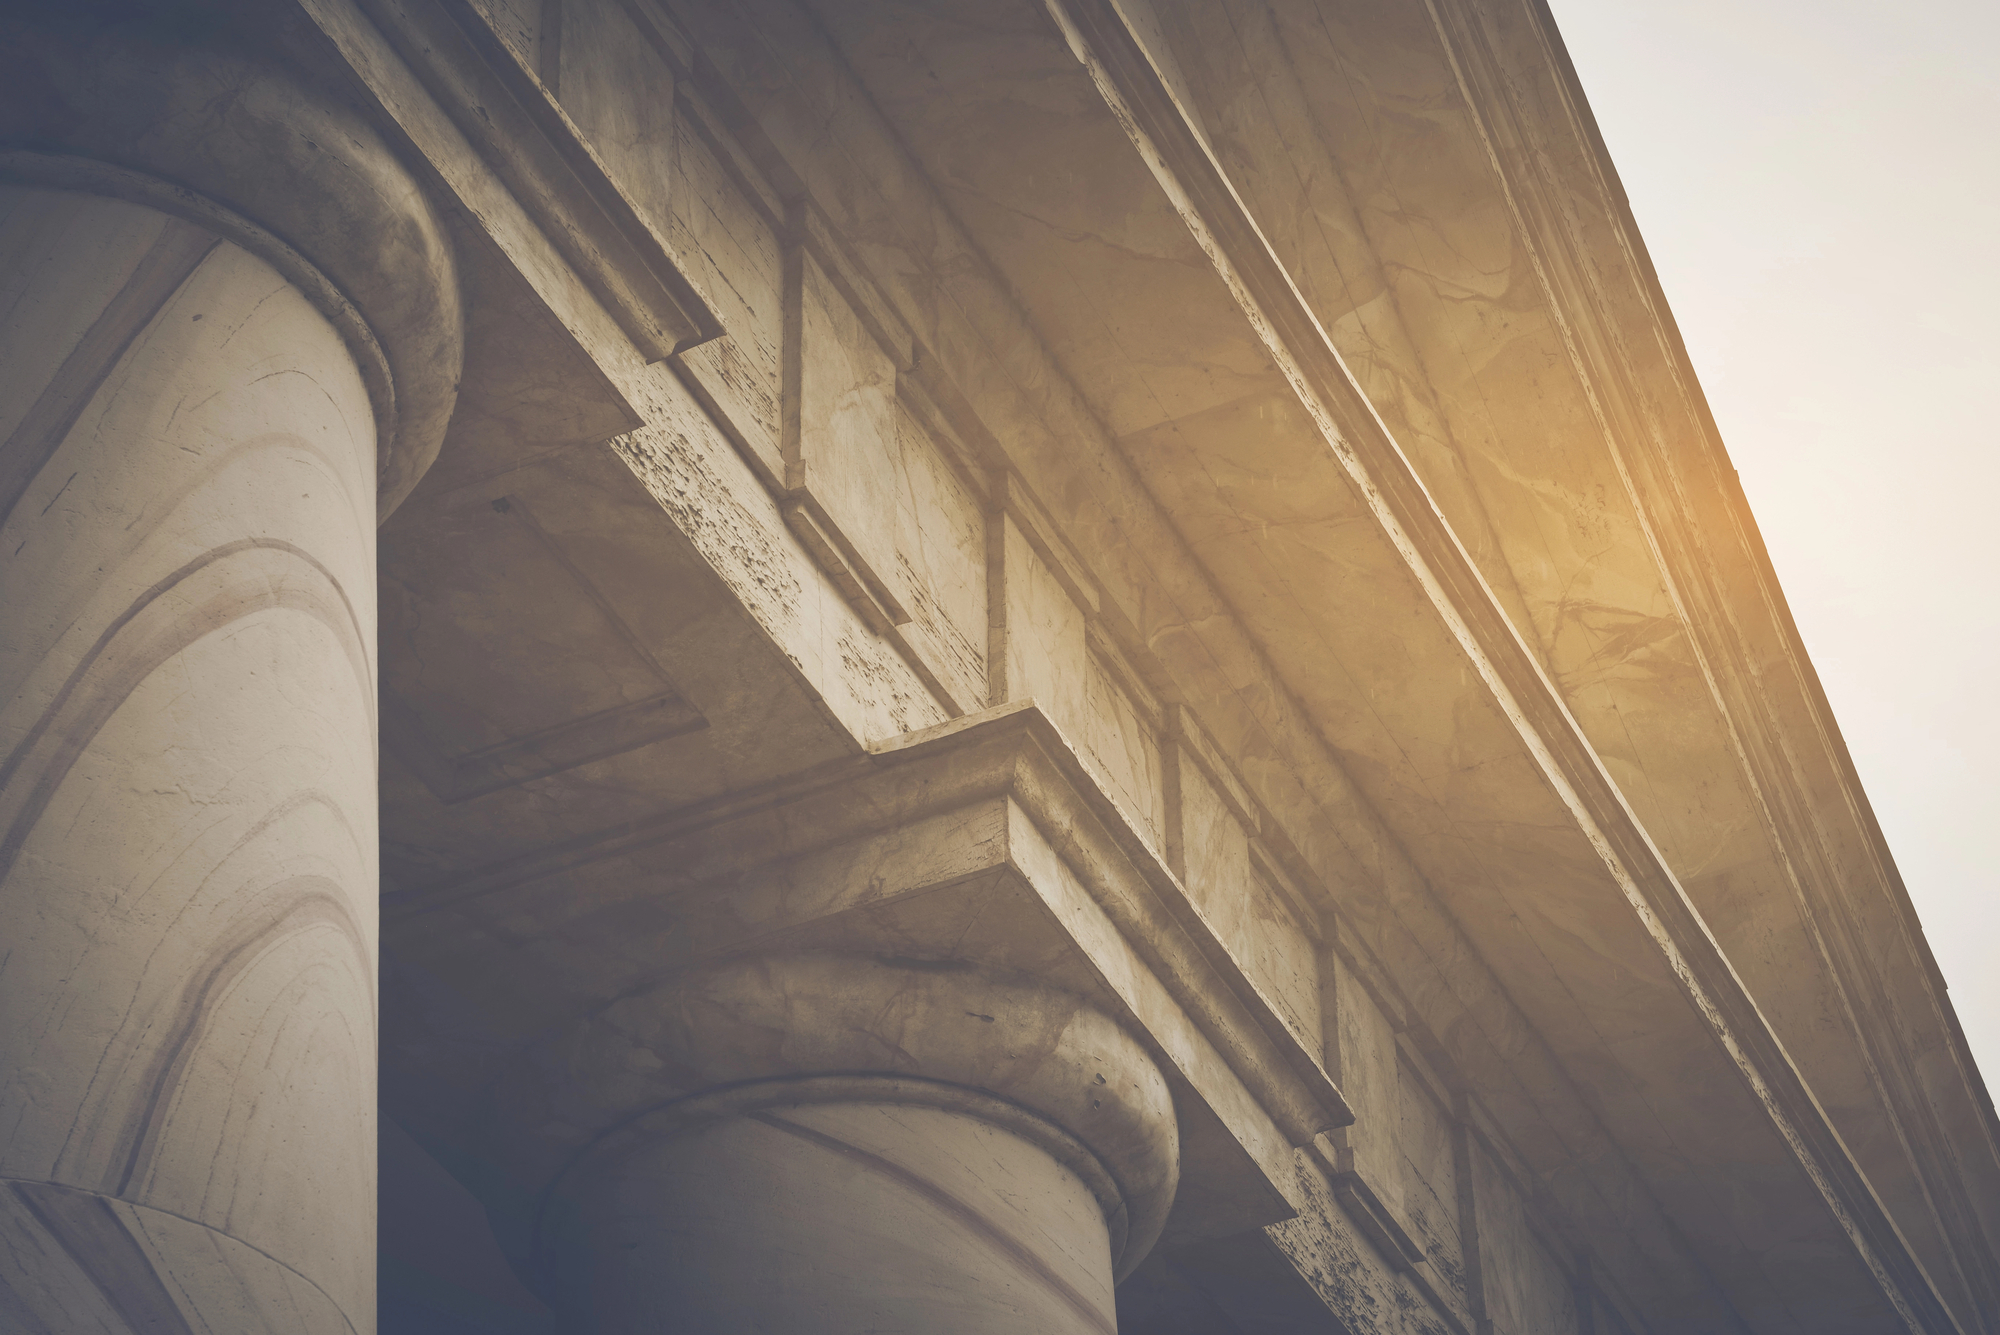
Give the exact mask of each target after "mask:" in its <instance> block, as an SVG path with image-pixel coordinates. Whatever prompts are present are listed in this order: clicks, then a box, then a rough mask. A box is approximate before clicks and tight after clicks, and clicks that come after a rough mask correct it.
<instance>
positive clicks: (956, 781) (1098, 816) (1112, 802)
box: [385, 700, 1353, 1146]
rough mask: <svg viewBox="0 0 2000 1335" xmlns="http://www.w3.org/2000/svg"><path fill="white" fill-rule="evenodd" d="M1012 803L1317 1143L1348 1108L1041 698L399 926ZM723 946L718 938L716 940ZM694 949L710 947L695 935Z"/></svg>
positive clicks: (756, 859)
mask: <svg viewBox="0 0 2000 1335" xmlns="http://www.w3.org/2000/svg"><path fill="white" fill-rule="evenodd" d="M982 799H983V800H987V801H991V800H993V799H1006V800H1008V801H1011V802H1013V803H1014V804H1016V805H1018V806H1019V808H1020V809H1021V810H1022V812H1023V813H1024V814H1025V815H1026V816H1027V817H1028V818H1029V819H1030V820H1031V821H1032V822H1033V823H1034V824H1035V826H1036V827H1037V828H1038V829H1039V830H1040V831H1041V832H1042V833H1043V834H1044V835H1045V836H1046V837H1048V838H1049V840H1050V841H1051V843H1052V844H1053V845H1054V846H1055V847H1056V849H1057V851H1058V852H1059V854H1060V855H1061V856H1062V858H1063V861H1064V863H1065V865H1066V866H1067V867H1068V868H1069V869H1070V870H1071V871H1072V872H1074V873H1075V874H1076V875H1077V877H1078V878H1079V880H1080V881H1081V882H1082V884H1083V886H1084V888H1085V889H1086V890H1087V891H1088V893H1089V894H1090V895H1091V897H1092V898H1093V899H1095V900H1096V901H1097V902H1098V903H1099V904H1100V905H1101V906H1102V907H1103V909H1104V910H1105V912H1106V913H1107V915H1108V916H1109V917H1110V919H1111V920H1112V922H1113V923H1115V924H1116V925H1117V926H1118V928H1119V929H1120V931H1121V934H1122V935H1123V936H1124V937H1125V939H1126V940H1127V941H1128V942H1130V943H1131V945H1132V947H1133V948H1134V949H1135V950H1136V951H1137V952H1138V953H1139V954H1140V955H1141V957H1143V958H1144V959H1145V960H1146V962H1147V963H1148V965H1149V966H1150V967H1151V968H1152V970H1153V972H1154V973H1155V974H1156V975H1157V976H1158V977H1159V978H1160V980H1161V981H1162V982H1163V983H1164V984H1165V986H1166V987H1167V989H1168V990H1169V992H1171V993H1172V994H1173V995H1174V997H1175V1000H1176V1001H1177V1002H1178V1003H1179V1004H1180V1005H1181V1006H1183V1007H1184V1008H1185V1009H1186V1010H1187V1012H1188V1014H1189V1016H1190V1017H1191V1018H1192V1019H1193V1020H1194V1022H1195V1023H1196V1024H1197V1025H1198V1026H1199V1027H1200V1028H1201V1029H1202V1031H1203V1032H1204V1033H1206V1034H1207V1035H1209V1037H1210V1040H1211V1041H1212V1042H1213V1043H1214V1045H1215V1047H1216V1049H1217V1051H1218V1052H1219V1053H1220V1054H1221V1055H1222V1057H1223V1059H1224V1060H1225V1061H1227V1063H1228V1064H1229V1066H1230V1068H1231V1069H1232V1070H1233V1071H1235V1073H1236V1075H1237V1076H1238V1078H1240V1079H1241V1080H1242V1081H1243V1082H1244V1084H1245V1085H1246V1087H1248V1088H1249V1089H1250V1090H1252V1091H1253V1092H1254V1093H1255V1094H1256V1095H1257V1097H1258V1100H1259V1102H1260V1103H1261V1104H1262V1105H1263V1106H1264V1108H1265V1109H1266V1111H1267V1112H1268V1113H1269V1115H1270V1116H1271V1117H1272V1118H1273V1119H1274V1120H1275V1121H1276V1123H1277V1124H1278V1125H1279V1126H1280V1127H1281V1128H1283V1130H1284V1133H1285V1135H1286V1138H1287V1140H1288V1143H1290V1144H1292V1145H1295V1146H1303V1145H1309V1144H1311V1143H1312V1140H1313V1138H1314V1137H1315V1136H1317V1135H1318V1134H1319V1133H1320V1132H1322V1131H1325V1130H1328V1129H1330V1128H1332V1127H1335V1126H1342V1125H1346V1124H1347V1123H1348V1122H1350V1121H1351V1120H1352V1119H1353V1113H1352V1111H1351V1110H1350V1109H1349V1108H1348V1107H1347V1104H1346V1101H1345V1100H1344V1099H1343V1098H1342V1097H1341V1095H1340V1092H1339V1090H1338V1089H1337V1088H1336V1087H1335V1086H1334V1084H1333V1082H1332V1080H1331V1079H1329V1078H1328V1076H1327V1074H1326V1071H1325V1070H1324V1068H1323V1067H1322V1066H1321V1064H1320V1062H1319V1059H1318V1057H1317V1056H1316V1055H1315V1054H1313V1053H1311V1052H1308V1051H1307V1050H1306V1049H1305V1048H1304V1047H1302V1046H1301V1044H1300V1041H1299V1039H1298V1037H1297V1035H1296V1034H1294V1033H1293V1032H1292V1030H1291V1028H1290V1026H1288V1025H1287V1024H1286V1023H1285V1021H1284V1020H1283V1019H1282V1018H1281V1017H1280V1016H1279V1015H1278V1013H1277V1011H1276V1009H1275V1008H1274V1007H1273V1005H1272V1003H1271V1002H1270V1000H1269V999H1268V998H1266V997H1265V996H1264V995H1263V994H1262V992H1261V991H1260V990H1259V989H1258V987H1257V985H1256V983H1255V982H1254V981H1253V980H1252V979H1250V978H1249V977H1248V976H1247V975H1246V974H1245V973H1244V971H1243V968H1242V966H1241V965H1240V964H1239V963H1238V962H1237V961H1236V960H1235V958H1234V957H1233V956H1232V955H1231V954H1230V952H1229V950H1228V948H1227V946H1225V945H1224V944H1223V942H1222V940H1221V938H1220V937H1219V936H1218V935H1217V933H1216V932H1215V929H1214V928H1213V927H1212V926H1211V925H1210V924H1209V923H1208V922H1207V920H1206V918H1205V917H1204V916H1203V914H1202V913H1201V910H1200V909H1199V908H1198V907H1197V906H1196V905H1195V904H1194V902H1193V901H1192V900H1191V899H1190V898H1189V897H1188V894H1187V891H1186V890H1185V888H1183V887H1182V886H1181V884H1180V882H1179V879H1178V878H1177V877H1175V875H1174V874H1173V872H1172V871H1171V870H1170V869H1169V868H1168V866H1167V864H1166V861H1165V858H1164V855H1163V854H1162V853H1161V852H1160V851H1159V850H1157V849H1155V848H1154V847H1153V845H1152V844H1151V842H1150V841H1149V840H1148V838H1147V837H1146V836H1145V835H1144V834H1142V833H1141V832H1140V830H1139V827H1138V824H1137V822H1136V821H1134V820H1133V819H1132V818H1131V817H1129V816H1128V815H1126V814H1125V813H1124V811H1123V810H1122V808H1121V807H1120V806H1119V804H1118V802H1117V801H1116V799H1115V798H1113V797H1111V796H1110V795H1109V794H1108V793H1106V792H1104V791H1103V790H1102V789H1101V788H1100V787H1099V786H1098V784H1097V782H1096V780H1095V779H1094V778H1092V777H1091V775H1090V772H1089V770H1088V769H1087V768H1086V767H1085V765H1084V763H1083V762H1082V760H1081V759H1079V758H1078V756H1077V754H1076V752H1075V749H1074V748H1073V747H1072V746H1071V745H1070V743H1069V742H1068V741H1067V740H1066V739H1065V738H1064V737H1063V735H1062V733H1061V730H1060V729H1058V728H1057V727H1056V725H1055V724H1054V722H1052V721H1051V720H1050V719H1049V717H1048V715H1047V714H1045V713H1044V712H1043V711H1042V709H1041V708H1040V706H1038V705H1037V704H1035V702H1034V701H1032V700H1026V701H1016V702H1013V703H1011V704H1007V705H1002V706H999V707H997V708H994V709H989V710H985V711H982V712H981V713H978V714H973V715H968V716H966V717H964V718H961V719H955V720H953V721H951V722H950V723H946V724H942V725H940V726H938V727H935V728H930V729H926V730H925V731H923V732H918V733H910V734H906V735H904V736H900V737H896V738H893V739H891V740H889V741H887V742H885V743H882V744H880V745H878V746H877V747H875V748H873V749H872V750H871V751H870V752H869V753H868V754H866V755H863V756H858V757H855V758H854V759H853V760H850V761H842V762H838V763H837V764H835V765H833V766H829V767H824V768H822V769H820V770H817V771H815V772H813V773H811V774H809V775H806V776H802V777H801V778H799V779H794V780H790V781H787V782H786V783H783V784H779V785H774V786H771V787H768V788H766V789H763V790H761V791H758V792H752V793H741V794H732V795H730V796H729V797H728V798H725V799H722V800H720V801H718V802H714V803H705V804H702V805H700V806H698V807H696V808H694V809H691V810H687V811H679V812H674V813H671V814H669V815H666V816H663V817H661V818H660V819H659V820H657V821H654V822H647V823H645V824H643V825H639V826H634V827H627V828H625V829H621V830H616V831H613V832H611V833H610V834H608V835H607V836H605V837H603V838H600V839H596V840H592V841H589V842H588V843H583V844H579V845H571V846H568V847H564V848H561V849H558V850H553V851H551V852H550V853H548V854H544V855H540V856H533V857H528V858H523V859H518V860H515V861H512V862H510V863H509V864H507V865H506V866H504V867H496V868H493V869H491V870H490V871H488V872H485V873H482V874H475V875H474V876H471V877H466V878H462V879H459V880H456V881H453V882H449V883H446V884H443V885H438V886H434V887H431V888H430V889H429V890H427V891H423V892H418V893H417V894H416V895H415V896H414V897H412V898H410V899H408V900H406V901H405V902H403V903H401V904H398V905H397V906H395V907H394V908H391V909H389V910H388V912H387V913H386V914H385V917H386V918H388V919H389V920H390V921H391V922H392V923H397V924H401V923H407V922H409V921H411V920H412V919H415V918H419V917H424V916H429V915H433V914H438V913H444V912H452V913H454V914H463V913H464V912H466V911H468V910H471V911H475V912H476V911H477V910H476V908H475V907H474V905H475V904H476V902H477V901H479V900H481V899H485V898H488V897H491V896H495V895H498V894H501V893H502V892H506V891H509V890H515V889H524V888H526V887H528V886H530V885H532V884H533V883H535V882H538V881H544V880H551V881H552V880H554V879H555V878H557V877H560V876H562V875H563V874H564V873H567V872H572V871H575V870H578V869H583V868H587V867H591V866H594V865H604V864H610V865H615V864H617V863H620V862H626V861H629V860H631V859H633V858H635V857H641V856H643V857H645V858H647V859H648V860H649V861H650V860H653V859H656V858H658V857H660V856H662V855H663V854H667V853H669V852H670V853H671V860H672V861H673V862H674V863H675V864H676V865H677V866H679V867H681V868H683V869H684V874H686V875H687V876H688V877H690V878H691V879H696V880H698V881H711V880H717V879H719V878H722V877H726V876H736V875H741V874H743V873H744V872H745V871H747V870H750V869H752V868H755V867H761V866H768V865H771V864H773V863H777V862H780V861H783V860H790V859H798V858H801V857H804V856H807V855H809V854H812V853H815V852H819V851H823V850H825V849H828V848H832V847H837V846H839V845H841V844H844V843H848V842H850V841H853V840H856V839H859V838H862V837H865V836H868V835H871V834H878V833H882V832H886V831H890V830H894V829H897V828H899V827H905V826H908V825H911V824H914V823H915V822H917V821H919V820H922V819H925V818H928V817H933V816H938V815H943V814H945V813H949V812H952V811H955V810H959V809H962V808H964V807H966V806H967V805H968V804H971V803H974V802H978V801H981V800H982ZM719 944H720V942H718V945H719ZM688 948H689V949H700V948H701V946H700V945H699V944H695V945H690V946H689V947H688Z"/></svg>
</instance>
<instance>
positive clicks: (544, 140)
mask: <svg viewBox="0 0 2000 1335" xmlns="http://www.w3.org/2000/svg"><path fill="white" fill-rule="evenodd" d="M306 7H307V9H308V10H309V11H310V12H313V13H314V15H315V18H316V19H317V21H319V22H320V23H321V24H322V25H323V26H324V27H326V28H327V29H328V30H329V31H337V30H339V29H340V28H342V27H345V26H347V25H348V24H349V23H351V21H352V20H351V19H350V18H349V17H348V16H346V15H343V14H340V13H339V10H338V8H336V7H335V6H334V5H331V4H319V3H311V4H308V5H307V6H306ZM362 8H364V9H365V10H366V12H367V14H368V17H369V19H371V20H373V22H374V24H375V26H376V27H377V28H378V29H379V30H380V32H381V34H382V35H383V36H385V37H386V38H387V39H388V40H389V43H390V44H391V45H392V46H393V47H394V48H395V50H396V52H397V54H398V55H399V56H401V57H402V59H403V60H404V61H406V62H407V63H408V65H409V67H410V69H411V70H412V71H414V72H415V73H416V75H417V77H418V79H419V80H420V81H421V82H422V83H423V85H424V87H425V89H426V91H428V92H429V93H430V95H431V96H432V97H433V98H435V99H436V100H437V104H438V106H439V107H441V108H442V109H443V111H444V113H445V114H446V115H447V116H448V117H449V118H450V119H451V122H452V124H453V125H454V126H456V127H457V128H458V130H459V132H460V133H461V134H463V135H464V136H465V137H466V139H467V140H468V141H469V142H470V143H471V144H472V145H473V146H474V148H475V150H476V151H477V152H478V153H479V155H480V157H481V159H482V160H483V161H484V162H485V163H486V164H487V165H488V167H489V168H490V169H491V170H492V171H493V172H494V173H495V174H496V175H497V176H498V177H499V178H500V179H501V180H502V181H504V182H505V183H506V185H507V188H508V189H509V190H510V191H511V192H512V193H513V194H514V196H515V198H517V199H518V200H519V201H520V202H521V205H522V206H523V207H524V208H525V209H526V210H527V212H528V214H529V216H530V217H532V218H533V219H534V221H535V223H536V224H537V226H539V227H540V228H541V230H542V231H543V233H544V234H545V235H546V236H547V237H548V238H549V240H550V241H551V242H552V243H554V245H555V246H556V248H557V249H558V250H559V251H560V252H561V254H562V256H563V258H564V259H565V260H566V261H568V263H569V264H570V265H571V266H572V268H573V269H574V270H575V272H576V274H577V276H578V277H579V278H581V279H582V280H583V282H584V284H585V285H586V286H587V287H588V288H589V289H590V291H591V294H592V295H593V296H595V297H596V298H597V299H598V300H599V301H601V302H602V303H603V304H604V309H605V310H606V311H607V312H608V313H609V314H610V315H611V317H612V319H613V320H615V321H616V322H617V324H618V327H619V328H620V329H621V330H622V331H623V332H624V334H625V336H626V337H627V338H629V339H630V340H631V341H632V344H633V346H634V347H636V348H638V349H639V351H640V353H641V355H642V356H644V358H645V359H646V360H647V361H648V362H656V361H662V360H664V359H666V358H668V357H671V356H673V355H675V354H676V353H680V352H685V351H687V350H688V349H690V348H693V347H695V346H697V345H699V344H702V343H705V342H707V341H709V340H710V339H713V338H716V337H719V336H720V335H721V333H722V324H721V322H720V321H719V320H718V319H717V318H716V316H715V313H714V311H713V310H712V309H711V308H710V306H709V302H708V298H707V296H706V295H705V294H704V293H703V292H702V291H701V289H700V288H699V287H698V286H697V285H696V284H695V282H694V281H693V280H692V279H690V278H689V277H688V276H687V266H686V265H685V264H684V263H683V261H682V260H681V258H680V256H678V255H676V254H675V253H674V250H673V247H672V246H671V245H670V244H669V243H668V242H667V240H666V238H664V237H662V236H661V235H660V234H659V233H658V232H657V231H656V230H655V229H654V228H653V226H652V225H651V224H650V223H648V222H647V221H646V220H645V218H644V217H643V216H642V215H641V213H640V212H639V210H638V208H637V207H636V206H635V205H634V204H633V202H632V200H631V199H630V197H629V196H628V195H627V194H626V193H625V191H624V190H623V189H621V188H620V187H619V185H618V183H617V182H616V181H615V180H614V179H613V178H612V177H611V175H610V174H609V173H608V172H607V171H606V170H605V166H604V163H603V161H602V159H601V158H600V157H599V156H598V154H597V151H596V150H595V149H593V148H592V147H591V145H590V142H589V140H588V138H587V137H586V136H585V135H584V133H583V132H582V131H581V130H580V129H578V128H577V125H576V123H575V122H574V121H573V120H571V119H570V116H569V113H568V112H566V111H564V110H563V107H562V104H561V103H560V102H559V101H557V99H556V97H555V95H554V93H552V92H551V91H550V90H549V88H548V86H547V85H546V84H545V83H543V81H542V79H541V78H540V76H538V75H537V74H536V73H535V71H534V70H532V69H530V68H528V66H527V65H525V64H524V63H522V60H521V58H520V56H519V55H518V54H517V53H516V52H515V51H514V50H513V49H512V48H511V47H509V46H508V45H507V44H506V43H505V42H503V41H502V40H500V38H499V36H498V35H497V34H495V33H494V31H493V30H492V28H491V27H490V26H489V25H488V24H487V23H486V22H485V21H484V20H483V19H481V17H480V16H479V14H478V13H477V12H476V11H475V10H474V9H473V8H472V6H471V5H470V4H466V3H460V2H457V0H447V3H443V4H439V5H426V4H406V3H400V2H399V0H373V2H364V4H363V5H362Z"/></svg>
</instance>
